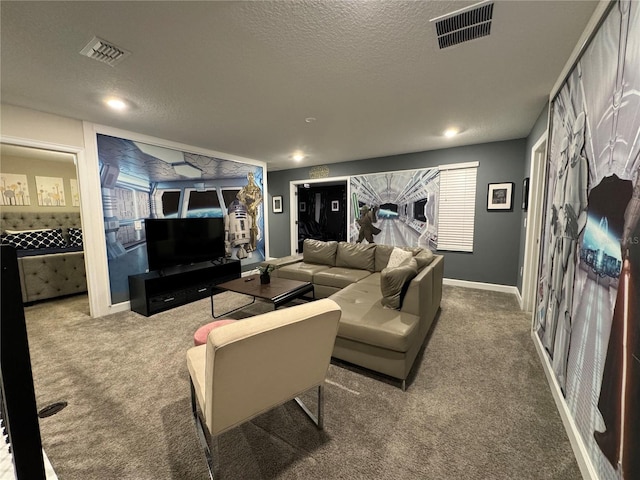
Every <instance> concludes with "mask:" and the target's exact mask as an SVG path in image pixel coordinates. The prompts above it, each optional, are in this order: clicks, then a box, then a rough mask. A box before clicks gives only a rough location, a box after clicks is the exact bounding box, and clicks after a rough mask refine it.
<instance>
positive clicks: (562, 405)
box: [531, 330, 599, 480]
mask: <svg viewBox="0 0 640 480" xmlns="http://www.w3.org/2000/svg"><path fill="white" fill-rule="evenodd" d="M531 339H532V340H533V344H534V345H535V346H536V351H537V352H538V356H539V357H540V361H541V362H542V369H543V370H544V374H545V376H546V377H547V382H548V383H549V388H550V389H551V394H552V395H553V399H554V400H555V402H556V408H557V409H558V412H559V413H560V418H561V419H562V424H563V425H564V429H565V431H566V432H567V436H568V437H569V442H570V443H571V448H572V449H573V455H574V456H575V457H576V461H577V462H578V467H579V468H580V473H582V478H584V479H585V480H598V479H599V477H598V474H597V472H596V469H595V468H594V466H593V463H592V462H591V457H589V453H588V451H587V447H586V445H585V444H584V441H583V440H582V436H581V435H580V432H578V428H577V427H576V424H575V422H574V420H573V416H572V415H571V412H570V411H569V406H568V405H567V402H566V401H565V399H564V395H562V390H561V389H560V385H558V381H557V380H556V376H555V374H554V373H553V369H552V368H551V361H550V360H549V356H548V355H547V353H546V352H545V349H544V347H543V346H542V342H541V341H540V337H538V335H536V332H535V331H533V330H532V331H531Z"/></svg>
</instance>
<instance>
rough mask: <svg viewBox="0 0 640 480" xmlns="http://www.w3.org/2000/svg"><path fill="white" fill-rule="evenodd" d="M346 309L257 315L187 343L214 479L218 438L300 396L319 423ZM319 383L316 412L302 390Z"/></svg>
mask: <svg viewBox="0 0 640 480" xmlns="http://www.w3.org/2000/svg"><path fill="white" fill-rule="evenodd" d="M340 315H341V311H340V307H338V305H337V304H336V303H335V302H334V301H333V300H329V299H324V300H318V301H315V302H310V303H306V304H303V305H298V306H294V307H291V308H286V309H279V310H276V311H272V312H269V313H266V314H263V315H257V316H255V317H251V318H248V319H245V320H242V321H239V322H235V323H233V324H230V325H225V326H224V327H221V328H217V329H214V330H212V331H211V333H210V334H209V336H208V338H207V343H206V344H205V345H200V346H197V347H193V348H191V349H189V351H188V352H187V366H188V368H189V375H190V378H191V405H192V408H193V415H194V420H195V423H196V429H197V431H198V434H199V437H200V441H201V442H202V443H203V447H204V450H205V454H206V457H207V463H208V465H209V472H210V474H211V478H214V476H215V475H216V473H217V469H218V467H219V459H218V451H217V450H218V448H217V437H218V435H220V434H221V433H224V432H226V431H227V430H230V429H232V428H234V427H236V426H238V425H240V424H242V423H244V422H247V421H249V420H251V419H252V418H254V417H256V416H258V415H260V414H261V413H264V412H266V411H268V410H270V409H272V408H274V407H276V406H278V405H281V404H283V403H285V402H287V401H289V400H292V399H295V400H296V401H297V402H298V404H299V405H300V406H301V407H302V408H303V410H304V411H305V413H306V414H307V415H308V416H309V417H310V418H311V419H312V420H313V421H314V423H315V424H316V425H317V427H318V428H322V426H323V408H324V407H323V404H324V397H323V391H324V390H323V389H324V381H325V377H326V374H327V369H328V368H329V362H330V360H331V352H332V351H333V344H334V342H335V338H336V333H337V331H338V322H339V320H340ZM312 388H317V389H318V408H317V414H315V415H314V414H313V413H312V412H311V411H310V410H309V409H308V408H307V407H306V406H305V405H304V404H303V403H302V402H301V401H300V399H298V398H297V397H298V395H300V394H302V393H304V392H306V391H307V390H310V389H312Z"/></svg>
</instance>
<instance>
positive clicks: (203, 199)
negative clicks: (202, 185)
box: [187, 190, 223, 218]
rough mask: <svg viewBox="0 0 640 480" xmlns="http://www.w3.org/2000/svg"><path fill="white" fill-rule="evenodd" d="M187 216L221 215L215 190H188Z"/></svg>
mask: <svg viewBox="0 0 640 480" xmlns="http://www.w3.org/2000/svg"><path fill="white" fill-rule="evenodd" d="M188 193H189V200H188V202H187V218H190V217H196V218H198V217H222V216H223V215H222V208H221V207H220V200H219V199H218V192H217V191H216V190H205V191H204V192H198V191H195V190H188Z"/></svg>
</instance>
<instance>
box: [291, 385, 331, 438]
mask: <svg viewBox="0 0 640 480" xmlns="http://www.w3.org/2000/svg"><path fill="white" fill-rule="evenodd" d="M295 401H296V403H297V404H298V405H300V408H302V410H303V411H304V413H306V414H307V416H308V417H309V418H310V419H311V421H312V422H313V423H315V424H316V426H317V427H318V428H319V429H320V430H322V429H323V428H324V384H320V385H318V413H317V415H316V414H314V413H313V412H312V411H311V410H309V407H307V406H306V405H305V404H304V402H303V401H302V400H300V398H299V397H295Z"/></svg>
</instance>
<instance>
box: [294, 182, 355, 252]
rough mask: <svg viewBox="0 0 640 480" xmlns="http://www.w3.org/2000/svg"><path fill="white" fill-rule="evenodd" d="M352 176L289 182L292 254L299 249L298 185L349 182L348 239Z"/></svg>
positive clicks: (346, 224) (346, 219)
mask: <svg viewBox="0 0 640 480" xmlns="http://www.w3.org/2000/svg"><path fill="white" fill-rule="evenodd" d="M349 178H351V177H327V178H313V179H312V178H308V179H306V180H292V181H290V182H289V211H290V212H291V215H290V218H289V222H290V227H289V228H290V232H291V236H290V242H291V248H290V250H291V255H296V254H297V253H298V252H297V249H298V195H297V194H298V187H299V186H300V185H304V184H305V183H309V184H312V183H333V182H346V184H347V202H346V204H347V205H346V207H347V216H346V218H345V229H346V230H345V231H346V232H347V239H348V238H349V219H350V218H351V202H350V201H349V198H351V184H350V183H351V182H349Z"/></svg>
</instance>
